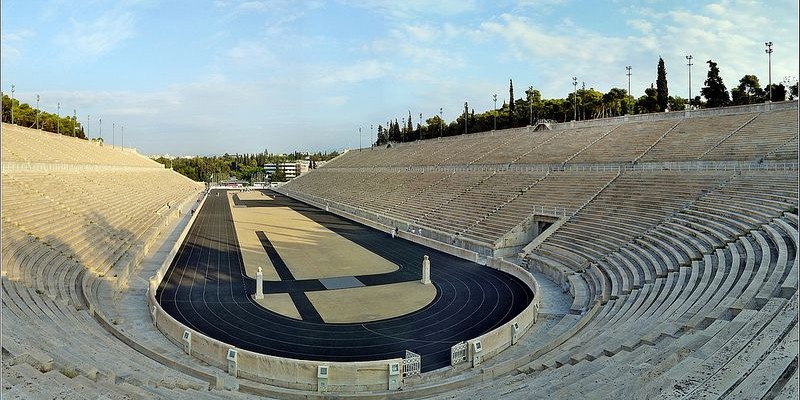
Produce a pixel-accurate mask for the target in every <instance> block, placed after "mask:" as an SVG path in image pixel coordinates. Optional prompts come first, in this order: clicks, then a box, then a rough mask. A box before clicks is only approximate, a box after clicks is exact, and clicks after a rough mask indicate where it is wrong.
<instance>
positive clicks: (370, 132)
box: [369, 124, 375, 147]
mask: <svg viewBox="0 0 800 400" xmlns="http://www.w3.org/2000/svg"><path fill="white" fill-rule="evenodd" d="M373 137H375V136H373V134H372V124H369V140H370V141H372V138H373ZM369 147H372V144H371V143H370V145H369Z"/></svg>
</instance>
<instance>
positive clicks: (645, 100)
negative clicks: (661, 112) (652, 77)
mask: <svg viewBox="0 0 800 400" xmlns="http://www.w3.org/2000/svg"><path fill="white" fill-rule="evenodd" d="M633 111H634V113H636V114H647V113H654V112H658V90H656V88H654V87H653V86H652V85H651V86H650V87H649V88H647V89H645V91H644V96H642V97H639V99H638V100H636V104H635V105H634V106H633Z"/></svg>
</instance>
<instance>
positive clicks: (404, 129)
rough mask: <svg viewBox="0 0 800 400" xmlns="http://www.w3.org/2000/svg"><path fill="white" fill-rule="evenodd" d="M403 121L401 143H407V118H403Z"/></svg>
mask: <svg viewBox="0 0 800 400" xmlns="http://www.w3.org/2000/svg"><path fill="white" fill-rule="evenodd" d="M401 120H402V121H403V129H401V130H400V141H401V142H405V141H406V117H403V118H401Z"/></svg>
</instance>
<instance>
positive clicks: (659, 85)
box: [656, 57, 669, 112]
mask: <svg viewBox="0 0 800 400" xmlns="http://www.w3.org/2000/svg"><path fill="white" fill-rule="evenodd" d="M656 92H657V94H656V99H657V101H658V111H661V112H663V111H666V110H667V106H668V105H669V104H668V103H669V89H668V88H667V69H666V67H664V59H663V58H661V57H658V78H657V79H656Z"/></svg>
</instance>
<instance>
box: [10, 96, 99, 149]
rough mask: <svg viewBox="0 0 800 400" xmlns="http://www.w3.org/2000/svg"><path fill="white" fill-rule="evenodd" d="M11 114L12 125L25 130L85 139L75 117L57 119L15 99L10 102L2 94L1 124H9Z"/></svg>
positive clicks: (53, 115)
mask: <svg viewBox="0 0 800 400" xmlns="http://www.w3.org/2000/svg"><path fill="white" fill-rule="evenodd" d="M12 110H13V111H12ZM12 113H13V117H14V124H16V125H19V126H24V127H26V128H38V129H41V130H43V131H47V132H53V133H58V132H60V133H61V134H62V135H65V136H75V137H79V138H81V139H86V134H85V133H84V132H83V126H81V124H80V122H78V121H77V118H76V117H75V116H64V117H59V116H58V115H56V114H51V113H48V112H46V111H41V110H38V109H36V108H34V107H31V106H30V105H29V104H28V103H22V104H20V102H19V100H17V99H14V100H13V102H12V100H11V98H10V97H8V95H7V94H3V122H5V123H8V124H10V123H11V117H12ZM37 114H38V115H37ZM37 124H38V126H37ZM59 125H60V126H59Z"/></svg>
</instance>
